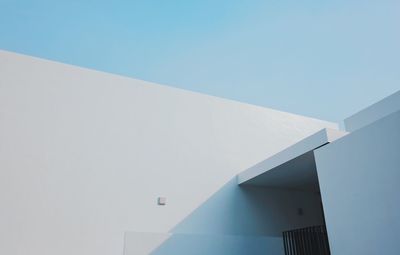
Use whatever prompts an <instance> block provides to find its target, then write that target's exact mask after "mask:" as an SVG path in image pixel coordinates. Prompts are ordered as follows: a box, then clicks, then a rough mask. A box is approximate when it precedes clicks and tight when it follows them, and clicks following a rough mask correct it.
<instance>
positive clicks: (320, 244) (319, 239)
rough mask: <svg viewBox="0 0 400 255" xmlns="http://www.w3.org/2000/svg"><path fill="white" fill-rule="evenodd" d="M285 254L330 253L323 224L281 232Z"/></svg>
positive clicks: (319, 254) (315, 254)
mask: <svg viewBox="0 0 400 255" xmlns="http://www.w3.org/2000/svg"><path fill="white" fill-rule="evenodd" d="M283 244H284V249H285V254H286V255H330V254H331V252H330V249H329V242H328V234H327V232H326V227H325V226H312V227H307V228H301V229H295V230H290V231H285V232H283Z"/></svg>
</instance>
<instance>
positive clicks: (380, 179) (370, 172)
mask: <svg viewBox="0 0 400 255" xmlns="http://www.w3.org/2000/svg"><path fill="white" fill-rule="evenodd" d="M399 130H400V111H397V112H395V113H392V114H391V115H388V116H386V117H384V118H381V119H379V120H378V121H376V122H374V123H373V124H371V125H368V126H366V127H364V128H361V129H358V130H357V131H355V132H353V133H351V134H349V135H347V136H345V137H343V138H341V139H339V140H337V141H335V142H333V143H331V144H329V145H327V146H324V147H322V148H320V149H318V150H316V151H315V158H316V163H317V169H318V176H319V180H320V187H321V195H322V200H323V203H324V209H325V217H326V223H327V228H328V233H329V239H330V246H331V251H332V254H334V255H335V254H340V255H354V254H363V255H376V254H385V255H397V254H400V236H399V234H398V230H399V229H400V218H399V211H400V196H399V180H400V168H399V166H400V132H399Z"/></svg>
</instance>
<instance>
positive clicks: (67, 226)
mask: <svg viewBox="0 0 400 255" xmlns="http://www.w3.org/2000/svg"><path fill="white" fill-rule="evenodd" d="M326 127H328V128H336V124H333V123H329V122H325V121H320V120H316V119H311V118H306V117H302V116H298V115H293V114H289V113H284V112H279V111H275V110H271V109H266V108H261V107H256V106H252V105H248V104H243V103H238V102H233V101H229V100H225V99H220V98H216V97H211V96H206V95H201V94H197V93H192V92H188V91H183V90H178V89H174V88H169V87H165V86H160V85H156V84H152V83H148V82H144V81H140V80H135V79H130V78H125V77H121V76H116V75H111V74H106V73H101V72H97V71H92V70H87V69H83V68H78V67H74V66H69V65H64V64H60V63H55V62H51V61H46V60H41V59H37V58H32V57H27V56H22V55H18V54H14V53H9V52H4V51H0V226H1V227H0V254H7V255H54V254H57V255H71V254H74V255H115V254H122V253H123V247H124V233H125V232H126V231H139V232H140V231H144V232H161V233H164V232H168V231H169V230H171V229H173V228H174V226H176V225H177V224H178V223H179V222H181V221H182V220H183V219H184V218H185V217H187V216H188V215H189V214H190V213H191V212H192V211H194V210H195V209H196V208H197V207H199V206H201V205H202V203H203V202H204V201H206V200H207V199H208V198H209V197H211V196H212V195H213V194H214V193H215V192H216V191H217V190H218V189H220V188H221V187H222V186H224V185H225V183H226V182H228V181H229V180H230V179H232V178H233V177H234V176H235V175H236V174H238V173H239V172H241V171H242V170H243V169H246V168H249V167H250V166H252V165H254V164H255V163H257V162H260V161H261V160H263V159H265V158H267V157H269V156H271V155H273V154H275V153H277V152H278V151H280V150H282V149H284V148H286V147H288V146H289V145H291V144H293V143H296V142H298V141H300V140H301V139H303V138H304V137H307V136H309V135H311V134H313V133H315V132H316V131H318V130H321V129H322V128H326ZM159 196H163V197H166V198H167V199H168V203H167V205H166V206H158V205H157V197H159ZM239 213H240V212H239ZM229 217H230V215H223V218H221V220H230V218H229ZM216 220H218V219H216ZM247 231H250V232H251V229H250V230H247Z"/></svg>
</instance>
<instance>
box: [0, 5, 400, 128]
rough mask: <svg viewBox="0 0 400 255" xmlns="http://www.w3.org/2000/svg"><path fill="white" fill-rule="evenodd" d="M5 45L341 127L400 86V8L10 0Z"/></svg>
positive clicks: (4, 12) (0, 12)
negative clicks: (353, 115)
mask: <svg viewBox="0 0 400 255" xmlns="http://www.w3.org/2000/svg"><path fill="white" fill-rule="evenodd" d="M0 48H1V49H4V50H10V51H15V52H19V53H24V54H28V55H33V56H38V57H42V58H46V59H51V60H56V61H60V62H65V63H69V64H74V65H79V66H83V67H89V68H93V69H97V70H102V71H106V72H111V73H117V74H122V75H126V76H131V77H135V78H139V79H143V80H148V81H153V82H157V83H162V84H167V85H170V86H175V87H179V88H184V89H188V90H193V91H198V92H202V93H206V94H211V95H216V96H220V97H225V98H230V99H234V100H239V101H243V102H248V103H252V104H257V105H261V106H266V107H271V108H275V109H279V110H283V111H289V112H294V113H298V114H303V115H307V116H312V117H316V118H322V119H326V120H331V121H341V120H342V119H344V118H345V117H348V116H349V115H351V114H353V113H355V112H356V111H358V110H360V109H362V108H363V107H365V106H367V105H369V104H371V103H373V102H376V101H377V100H379V99H381V98H383V97H385V96H387V95H389V94H391V93H394V92H395V91H397V90H399V89H400V1H399V0H381V1H368V0H363V1H361V0H337V1H326V0H322V1H321V0H320V1H312V0H304V1H298V0H282V1H277V0H275V1H268V0H264V1H259V0H255V1H251V0H249V1H243V0H240V1H239V0H230V1H227V0H220V1H217V0H202V1H193V0H181V1H179V0H169V1H165V0H163V1H162V0H154V1H151V0H143V1H135V0H131V1H118V0H116V1H102V0H98V1H88V0H65V1H57V0H25V1H20V0H0Z"/></svg>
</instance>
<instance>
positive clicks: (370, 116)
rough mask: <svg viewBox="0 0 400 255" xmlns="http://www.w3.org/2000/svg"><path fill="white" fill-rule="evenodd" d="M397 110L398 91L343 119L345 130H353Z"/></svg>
mask: <svg viewBox="0 0 400 255" xmlns="http://www.w3.org/2000/svg"><path fill="white" fill-rule="evenodd" d="M399 110H400V91H398V92H396V93H394V94H392V95H390V96H388V97H386V98H384V99H382V100H381V101H379V102H377V103H375V104H373V105H371V106H369V107H367V108H365V109H363V110H361V111H359V112H357V113H356V114H354V115H352V116H350V117H348V118H347V119H345V120H344V123H345V126H346V130H348V131H350V132H352V131H355V130H357V129H359V128H362V127H365V126H366V125H369V124H371V123H373V122H375V121H377V120H379V119H380V118H383V117H385V116H387V115H389V114H391V113H394V112H396V111H399Z"/></svg>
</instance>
